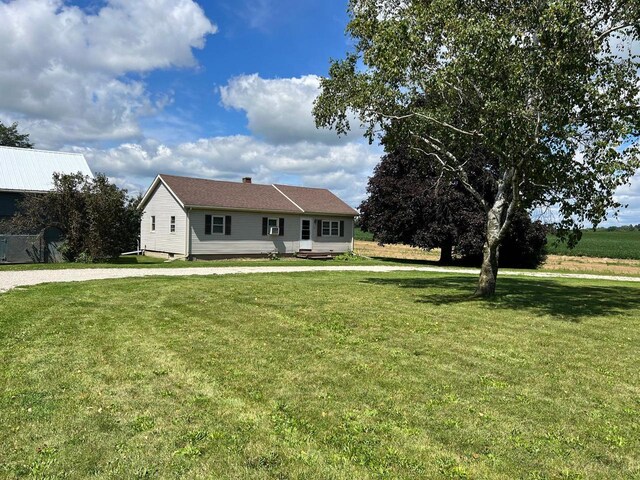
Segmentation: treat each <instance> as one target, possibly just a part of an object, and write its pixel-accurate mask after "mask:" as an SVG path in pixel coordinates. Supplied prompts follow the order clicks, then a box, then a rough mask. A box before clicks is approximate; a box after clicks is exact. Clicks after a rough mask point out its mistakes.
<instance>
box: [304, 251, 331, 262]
mask: <svg viewBox="0 0 640 480" xmlns="http://www.w3.org/2000/svg"><path fill="white" fill-rule="evenodd" d="M335 255H337V254H336V253H334V252H312V251H310V250H299V251H298V253H296V257H298V258H307V259H309V260H331V259H332V258H333V257H334V256H335Z"/></svg>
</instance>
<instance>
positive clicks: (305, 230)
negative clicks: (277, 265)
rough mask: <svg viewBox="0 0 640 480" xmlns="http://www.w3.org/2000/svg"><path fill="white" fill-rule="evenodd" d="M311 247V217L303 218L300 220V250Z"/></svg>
mask: <svg viewBox="0 0 640 480" xmlns="http://www.w3.org/2000/svg"><path fill="white" fill-rule="evenodd" d="M312 248H313V241H312V240H311V219H309V218H303V219H302V221H301V222H300V250H311V249H312Z"/></svg>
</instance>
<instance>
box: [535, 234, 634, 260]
mask: <svg viewBox="0 0 640 480" xmlns="http://www.w3.org/2000/svg"><path fill="white" fill-rule="evenodd" d="M547 246H548V250H549V254H551V255H573V256H581V257H607V258H627V259H634V260H640V231H638V230H635V231H625V230H617V231H607V230H596V231H595V232H594V231H593V230H586V231H583V233H582V239H581V240H580V242H579V243H578V245H577V246H576V247H575V248H574V249H573V250H571V249H569V248H567V246H566V245H565V244H562V243H560V244H557V243H556V238H555V237H553V236H549V238H548V245H547Z"/></svg>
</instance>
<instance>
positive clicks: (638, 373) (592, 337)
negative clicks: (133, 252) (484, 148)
mask: <svg viewBox="0 0 640 480" xmlns="http://www.w3.org/2000/svg"><path fill="white" fill-rule="evenodd" d="M475 282H476V278H475V277H473V276H468V277H467V276H456V275H453V274H425V273H415V272H403V273H393V274H376V273H362V272H344V273H328V272H327V273H324V272H323V273H297V274H277V275H268V274H256V275H242V276H224V277H202V278H193V277H182V278H162V277H159V278H145V279H124V280H115V281H93V282H87V283H77V284H50V285H40V286H36V287H29V288H27V289H18V290H13V291H10V292H8V293H5V294H2V295H0V364H1V365H2V369H0V477H3V478H4V477H8V478H14V477H37V478H86V477H92V478H93V477H95V478H131V477H138V478H153V477H159V478H167V477H186V478H203V477H204V478H301V479H302V478H304V479H307V478H332V479H334V478H337V479H340V478H344V479H362V478H408V479H409V478H411V479H413V478H504V479H512V478H532V479H542V478H550V479H551V478H585V479H591V478H633V477H638V476H640V454H639V453H638V452H640V369H639V368H638V346H639V345H640V285H637V284H636V285H634V284H631V283H615V284H614V283H603V282H600V283H594V282H593V281H585V280H582V281H578V280H552V279H539V278H517V279H516V278H506V277H503V278H500V280H499V296H498V297H497V298H496V299H495V300H494V301H491V302H477V301H467V300H466V298H467V296H468V294H469V293H470V292H471V291H472V290H473V287H474V284H475Z"/></svg>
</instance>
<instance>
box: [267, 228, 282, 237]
mask: <svg viewBox="0 0 640 480" xmlns="http://www.w3.org/2000/svg"><path fill="white" fill-rule="evenodd" d="M269 235H280V228H278V227H270V228H269Z"/></svg>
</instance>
